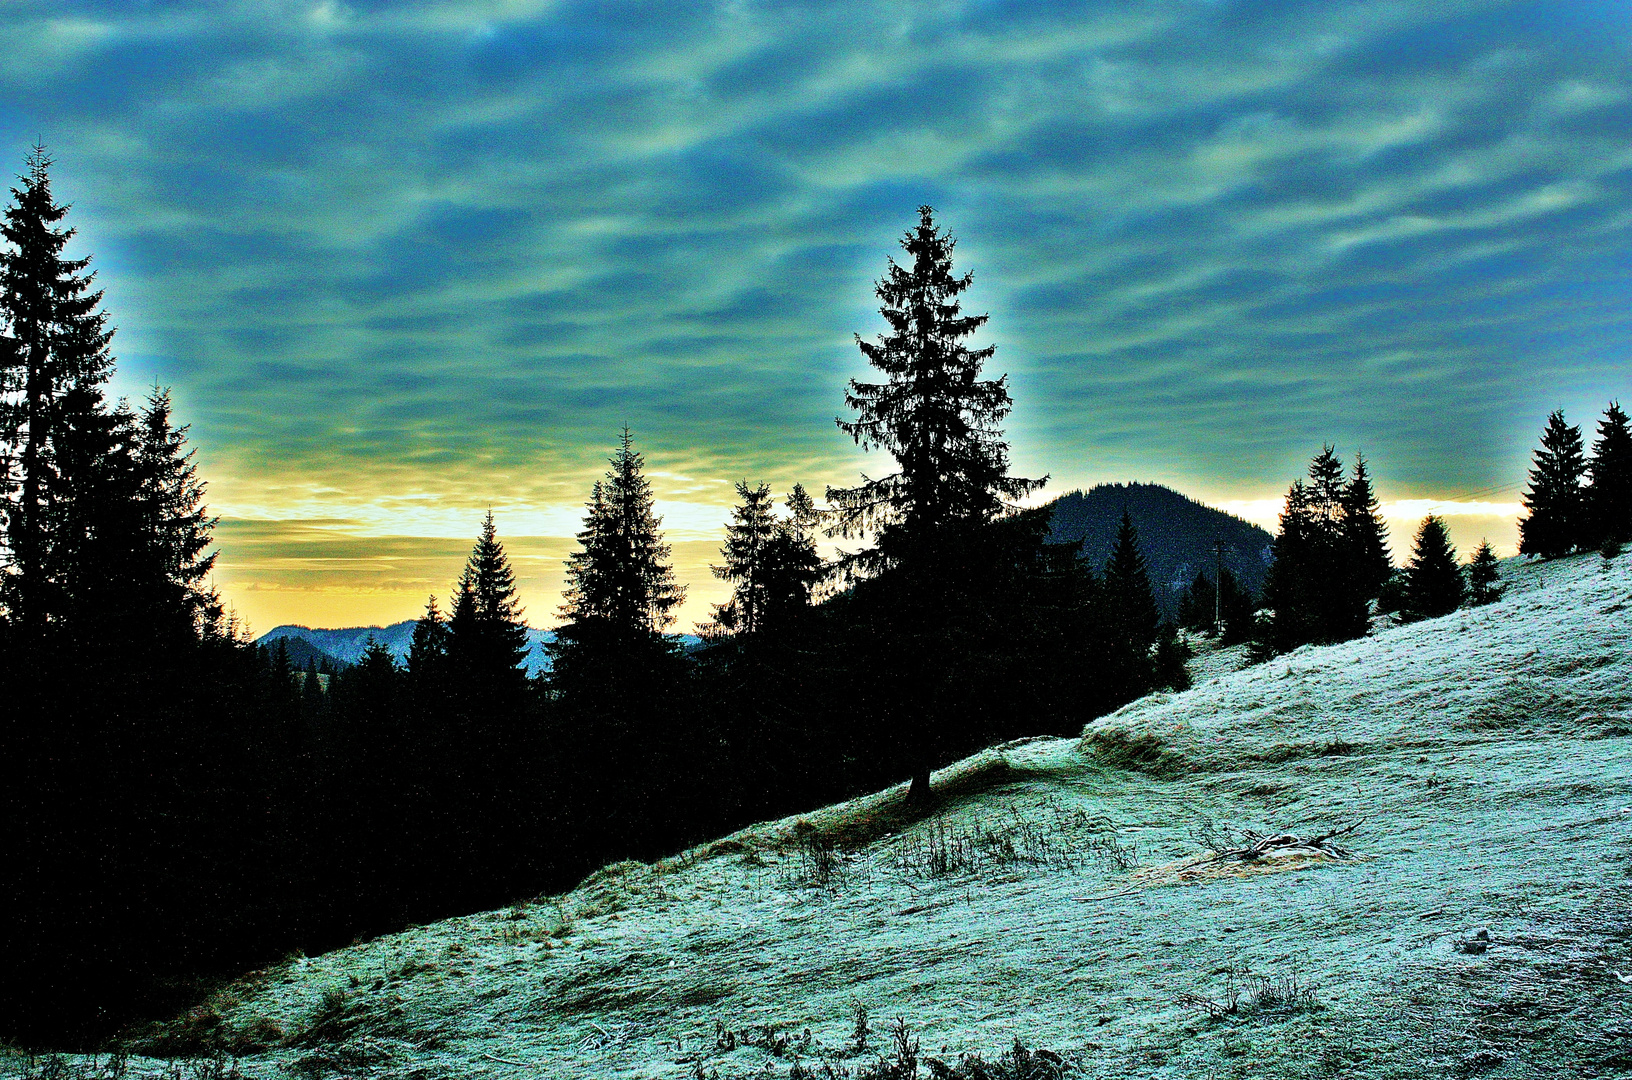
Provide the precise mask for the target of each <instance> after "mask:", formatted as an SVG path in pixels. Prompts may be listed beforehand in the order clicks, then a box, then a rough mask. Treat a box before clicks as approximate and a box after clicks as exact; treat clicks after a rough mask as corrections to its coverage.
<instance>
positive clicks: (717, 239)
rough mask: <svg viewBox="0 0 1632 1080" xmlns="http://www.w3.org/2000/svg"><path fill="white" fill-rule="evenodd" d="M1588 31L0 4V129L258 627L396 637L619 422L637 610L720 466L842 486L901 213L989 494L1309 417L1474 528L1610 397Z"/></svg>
mask: <svg viewBox="0 0 1632 1080" xmlns="http://www.w3.org/2000/svg"><path fill="white" fill-rule="evenodd" d="M1629 45H1632V9H1629V8H1628V7H1627V6H1626V5H1624V4H1609V3H1601V4H1600V3H1573V2H1566V3H1557V2H1554V3H1550V4H1508V3H1458V2H1443V3H1433V4H1422V3H1416V4H1411V3H1339V2H1333V0H1323V2H1319V3H1265V2H1254V3H1229V2H1224V0H1176V2H1152V3H1116V4H1109V3H1107V4H1066V3H999V2H970V3H950V2H948V3H880V2H876V0H874V2H866V3H854V4H851V3H842V2H824V3H811V4H797V3H790V4H769V3H748V2H722V3H709V4H704V3H696V4H679V3H670V4H652V3H601V4H579V3H556V2H544V0H448V2H442V3H432V2H420V3H388V2H374V3H349V4H345V3H335V2H322V3H311V2H300V3H297V2H284V0H210V2H195V3H164V2H158V0H149V2H131V0H125V2H121V3H107V4H98V3H73V2H67V0H55V2H43V0H12V2H10V3H8V4H6V5H5V6H4V8H0V149H3V148H4V147H6V146H10V147H11V148H12V150H11V156H12V159H13V165H12V168H13V171H16V170H17V169H20V168H21V165H22V160H23V157H24V155H25V153H26V151H27V146H28V144H29V143H31V142H32V140H33V139H34V138H36V137H40V138H43V139H44V140H45V141H46V143H47V144H48V146H49V148H50V150H51V152H52V153H53V155H54V156H55V158H56V166H55V168H54V170H53V176H54V178H55V182H56V188H57V191H58V194H59V196H61V197H65V198H67V199H70V200H72V201H73V203H74V210H73V213H72V216H71V219H70V220H71V221H72V222H73V223H74V224H76V225H78V226H79V228H80V230H81V236H80V240H81V242H82V244H83V248H82V250H84V251H86V252H91V253H94V255H95V259H96V261H95V263H94V265H95V266H96V267H98V268H99V271H100V280H101V281H102V282H103V283H104V284H105V285H106V287H107V290H108V292H107V307H108V310H109V311H110V312H111V314H112V316H113V320H114V321H115V322H116V323H117V324H118V326H119V327H120V333H119V336H118V338H117V339H116V344H117V348H118V352H119V355H120V360H121V374H120V376H119V386H120V389H122V390H123V391H125V392H129V393H136V392H139V390H140V388H141V387H142V386H143V385H150V384H151V383H152V382H153V381H154V380H158V381H160V382H162V383H164V384H166V385H169V386H172V387H173V388H174V394H175V397H176V400H177V403H178V406H179V408H180V411H181V413H182V416H183V418H184V419H186V420H189V421H191V422H192V424H193V429H192V436H193V439H194V441H195V443H196V445H197V446H198V448H199V457H200V461H201V463H202V464H203V467H204V471H205V473H206V475H207V478H208V479H209V481H210V483H211V499H212V503H213V505H214V507H215V509H216V510H217V512H219V513H220V514H221V515H222V516H223V519H224V520H223V523H222V527H221V530H220V538H221V544H222V558H221V565H222V569H221V572H220V582H221V584H222V586H223V588H224V590H225V591H226V592H227V595H228V596H229V598H230V599H232V601H233V602H234V604H235V605H236V606H238V608H239V609H240V610H241V611H242V612H244V613H245V614H246V615H247V616H248V617H249V618H250V620H251V622H252V623H253V624H254V625H255V626H256V627H257V628H258V629H266V628H269V627H270V626H271V625H272V624H273V623H275V622H283V621H303V622H308V623H312V624H327V625H332V624H335V623H342V622H358V621H391V620H393V619H397V618H406V617H410V616H411V615H413V614H414V613H416V612H417V610H418V609H419V608H420V606H421V605H422V604H423V601H424V597H425V594H426V593H428V592H431V591H436V592H438V593H442V592H445V591H446V589H447V585H448V582H449V581H450V580H451V578H452V576H453V575H454V573H456V571H457V568H458V564H459V562H460V558H461V551H462V550H464V549H465V548H466V547H467V546H468V541H469V540H470V539H471V538H472V537H473V536H474V534H475V531H476V527H477V525H478V523H479V519H480V516H481V514H482V513H483V512H484V511H485V510H486V509H487V508H488V507H490V506H491V507H492V508H493V509H494V511H495V515H496V517H497V519H498V523H499V528H500V531H501V536H504V537H508V538H510V543H511V549H512V553H513V554H514V555H515V556H516V558H517V560H518V569H519V570H521V572H522V577H523V584H524V588H525V596H524V599H525V600H526V601H527V605H528V613H529V617H530V619H531V621H533V622H534V623H535V624H539V625H547V624H548V623H550V622H551V621H552V620H553V616H554V611H555V608H556V605H557V603H558V597H557V592H558V589H559V560H560V558H561V555H562V554H564V553H565V551H566V550H568V549H569V548H570V540H569V539H568V538H569V537H570V535H571V533H572V532H573V530H574V528H575V527H576V524H577V521H578V518H579V516H580V515H581V512H582V504H583V500H584V499H585V497H586V496H587V494H588V489H589V485H590V484H591V483H592V482H593V480H594V478H595V477H596V476H597V475H598V474H599V472H600V471H601V470H602V469H604V467H605V457H606V455H607V454H608V453H609V452H610V450H611V448H612V447H613V445H614V443H615V441H616V436H617V432H618V431H619V429H620V428H621V427H622V426H623V425H624V424H625V423H627V424H628V425H629V426H630V427H631V428H632V429H633V430H634V432H635V435H636V438H637V443H638V445H639V447H640V448H641V449H643V450H644V451H645V453H646V455H647V457H648V460H649V466H650V469H651V471H652V474H653V478H654V482H655V484H656V487H657V490H658V493H659V496H660V499H661V500H662V503H661V507H660V508H661V509H662V511H663V512H664V514H665V518H666V522H667V524H668V525H669V527H670V528H671V531H672V535H673V538H674V539H675V541H676V555H677V561H678V563H679V568H680V571H681V575H682V577H683V578H684V579H686V580H688V581H690V582H691V583H692V586H693V600H692V603H691V604H690V606H689V608H688V610H687V612H686V613H685V614H686V618H687V619H688V621H689V620H690V619H693V618H701V617H703V616H704V615H705V614H706V606H707V605H706V602H707V600H709V599H718V596H717V592H718V589H717V584H716V583H714V582H712V580H711V579H710V578H709V576H708V574H707V571H706V564H707V562H708V560H709V558H710V555H711V552H712V550H713V548H714V546H715V545H716V544H717V536H718V529H719V525H720V523H721V521H722V520H723V518H724V516H725V511H726V507H727V505H728V504H729V502H730V499H731V495H732V484H733V483H734V482H735V481H736V480H738V479H743V478H746V479H749V480H760V479H763V480H766V481H769V482H770V483H772V484H773V486H774V487H776V488H777V489H778V490H786V489H787V488H788V487H789V486H791V485H792V484H793V483H794V482H795V481H800V482H803V483H804V484H805V485H806V486H807V487H810V488H811V489H812V490H814V491H819V490H821V489H822V488H823V487H824V486H825V485H827V484H830V483H832V484H848V483H852V482H854V479H855V478H856V476H857V474H858V472H859V471H860V470H861V469H862V468H868V469H870V470H872V471H875V472H876V471H880V470H881V468H882V463H868V462H867V460H866V458H865V456H864V455H862V454H860V452H859V451H857V450H856V449H855V447H854V446H852V445H851V444H850V443H848V441H847V440H846V439H845V438H844V436H843V435H842V434H841V433H840V432H839V431H838V430H837V429H836V428H835V427H834V424H833V419H834V417H835V416H836V415H839V414H840V413H841V412H842V411H843V401H842V396H841V393H842V387H843V384H844V381H845V380H846V379H847V378H850V377H852V376H856V375H859V374H861V373H862V371H863V368H862V362H861V359H860V356H859V353H858V352H857V350H856V349H855V346H854V342H853V338H852V334H853V333H855V332H861V333H863V334H870V333H873V332H876V330H877V329H878V328H879V325H880V320H879V319H878V317H877V315H876V312H875V311H874V310H873V309H874V308H875V307H876V304H875V302H874V300H873V297H872V295H871V283H872V281H873V280H874V279H875V278H877V277H878V276H879V275H880V274H881V273H882V271H883V268H884V265H885V258H886V256H888V255H889V254H890V253H891V252H892V251H893V250H894V244H895V242H896V240H897V238H898V237H899V236H900V235H901V234H902V232H903V231H904V230H905V229H906V228H908V227H909V226H910V225H911V224H912V223H913V220H914V216H915V215H914V211H915V209H916V207H917V206H918V205H919V204H921V203H929V204H932V205H934V206H935V207H936V208H937V218H938V220H940V221H941V222H942V223H943V224H945V225H946V226H947V227H949V228H950V229H951V230H952V231H953V232H954V233H955V234H956V235H957V236H958V238H959V247H958V263H959V265H960V267H963V268H968V269H972V270H973V271H974V273H975V282H976V286H975V289H974V290H972V293H971V299H970V305H971V306H972V307H973V308H974V309H975V310H981V311H989V312H990V313H991V316H992V318H991V322H990V324H989V325H988V328H987V331H988V332H987V334H986V335H985V336H984V337H983V338H982V341H983V342H984V341H990V342H995V343H996V344H997V346H998V349H997V354H996V357H995V359H994V361H993V363H992V366H991V369H990V370H991V371H992V372H993V373H994V374H995V373H998V372H1007V373H1008V374H1009V375H1010V378H1011V381H1012V385H1013V391H1014V396H1015V402H1016V407H1015V412H1014V415H1013V417H1012V418H1011V423H1010V426H1009V432H1010V436H1011V441H1012V443H1013V457H1014V463H1015V469H1016V471H1017V472H1019V473H1020V474H1022V475H1042V474H1045V473H1046V474H1048V475H1049V476H1050V477H1051V478H1052V479H1051V482H1050V490H1052V491H1061V490H1068V489H1070V488H1073V487H1079V486H1087V485H1091V484H1093V483H1096V482H1100V481H1107V480H1129V479H1141V480H1153V481H1159V482H1164V483H1168V484H1171V485H1173V486H1175V487H1178V488H1180V489H1181V490H1184V491H1186V492H1187V493H1190V494H1192V495H1195V496H1197V497H1200V498H1203V499H1205V500H1207V501H1210V502H1214V503H1222V504H1227V505H1230V506H1232V507H1234V508H1237V509H1239V510H1240V511H1241V512H1243V513H1245V514H1248V515H1255V516H1258V517H1260V518H1262V517H1264V516H1265V515H1266V514H1269V513H1272V510H1269V509H1266V507H1269V506H1270V505H1271V504H1272V502H1273V500H1274V499H1276V498H1278V497H1279V495H1280V494H1282V493H1283V492H1284V491H1285V488H1286V486H1287V484H1288V483H1290V481H1291V479H1292V478H1293V477H1294V476H1295V475H1297V474H1298V472H1299V471H1300V470H1301V468H1302V466H1303V464H1304V463H1305V462H1307V460H1308V458H1309V457H1310V456H1311V454H1313V453H1314V452H1315V451H1316V450H1318V449H1319V447H1320V445H1321V444H1322V443H1323V442H1333V443H1336V444H1337V445H1338V447H1339V448H1340V450H1343V451H1344V452H1352V451H1354V450H1356V449H1363V450H1364V451H1365V453H1366V455H1367V457H1368V459H1369V460H1370V462H1371V465H1372V468H1373V471H1374V473H1375V475H1376V476H1377V478H1378V481H1379V484H1380V487H1381V489H1382V492H1383V495H1384V497H1385V498H1386V499H1389V500H1390V501H1400V502H1401V504H1402V505H1401V507H1400V508H1398V512H1399V513H1400V516H1401V518H1402V521H1403V520H1405V518H1407V517H1408V516H1410V515H1411V514H1418V515H1420V512H1422V508H1423V507H1427V506H1433V505H1440V506H1442V507H1443V506H1444V503H1443V502H1440V503H1435V502H1434V500H1441V501H1443V500H1448V499H1449V500H1454V501H1457V502H1461V503H1472V502H1478V501H1481V500H1482V501H1484V502H1489V503H1493V504H1495V505H1494V507H1482V506H1463V507H1457V506H1451V507H1449V508H1450V509H1452V510H1460V516H1459V518H1458V519H1453V525H1456V527H1457V529H1458V530H1460V534H1459V535H1458V539H1459V540H1460V541H1461V542H1462V543H1463V545H1464V547H1466V546H1467V545H1468V544H1469V543H1471V542H1473V541H1476V540H1477V538H1478V535H1480V534H1481V533H1489V534H1491V535H1492V538H1493V539H1497V540H1499V541H1503V542H1508V541H1510V538H1511V535H1512V525H1511V504H1512V503H1514V502H1516V500H1517V486H1518V484H1519V483H1520V482H1521V481H1522V479H1523V472H1524V469H1525V467H1526V463H1527V459H1528V456H1529V453H1530V450H1531V448H1532V446H1533V444H1534V440H1535V437H1536V435H1537V433H1538V432H1539V430H1540V428H1541V425H1542V422H1543V421H1544V419H1545V416H1546V414H1547V412H1548V411H1550V410H1551V409H1553V408H1555V407H1560V406H1561V407H1563V408H1565V410H1566V411H1567V413H1568V415H1569V416H1570V418H1571V419H1572V420H1574V421H1576V422H1583V423H1585V424H1586V425H1588V426H1589V427H1590V426H1591V425H1592V424H1593V423H1594V422H1595V421H1596V418H1597V416H1598V414H1599V413H1600V412H1601V410H1602V408H1603V406H1604V405H1605V404H1606V403H1607V402H1608V401H1609V400H1610V399H1611V398H1623V399H1626V398H1632V392H1629V389H1628V382H1629V379H1628V372H1629V370H1632V369H1629V366H1628V363H1627V354H1628V343H1629V338H1632V281H1629V276H1628V265H1629V260H1628V251H1629V244H1628V241H1629V239H1632V198H1629V194H1632V63H1629V59H1628V58H1629V56H1632V52H1629V48H1628V47H1629ZM1407 500H1418V501H1411V502H1407ZM1422 500H1427V501H1425V502H1424V501H1422ZM1475 511H1488V513H1486V514H1485V515H1484V516H1478V515H1477V514H1475V513H1474V512H1475ZM1504 515H1506V516H1505V518H1504Z"/></svg>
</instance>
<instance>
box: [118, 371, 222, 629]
mask: <svg viewBox="0 0 1632 1080" xmlns="http://www.w3.org/2000/svg"><path fill="white" fill-rule="evenodd" d="M170 417H171V407H170V391H169V390H164V389H160V388H159V387H156V386H155V387H154V388H153V391H152V393H151V394H149V395H148V398H147V403H146V405H145V407H144V408H143V409H142V412H141V415H140V417H139V439H138V442H137V449H136V470H137V475H138V477H139V480H140V485H141V494H140V502H141V512H142V524H143V527H144V529H145V531H146V536H147V542H148V543H149V544H150V545H151V546H152V548H153V552H154V555H155V557H156V559H157V562H158V566H159V570H160V573H161V575H162V585H161V588H162V589H163V591H164V592H165V594H166V595H165V597H164V606H165V607H166V609H168V610H169V611H172V612H174V613H175V614H176V615H177V616H178V617H179V618H180V619H181V620H182V622H183V624H184V625H185V626H187V627H188V628H189V629H191V630H193V631H194V632H205V633H212V634H213V633H217V632H218V630H219V622H220V619H221V599H220V597H219V596H218V595H217V593H216V591H215V590H214V589H213V588H211V587H209V586H208V585H207V584H206V578H207V577H208V576H209V573H210V571H211V570H212V569H213V568H214V566H215V554H216V553H215V552H213V551H209V550H208V549H209V546H210V544H211V542H212V539H213V538H212V536H211V534H212V532H213V530H214V529H215V524H216V520H217V519H216V518H213V517H210V516H209V515H208V512H207V511H206V510H205V507H204V481H203V480H202V479H200V478H199V476H198V467H197V466H196V465H194V464H193V451H192V450H190V449H186V446H187V430H188V427H187V425H183V426H181V427H179V428H177V427H173V426H172V425H171V419H170Z"/></svg>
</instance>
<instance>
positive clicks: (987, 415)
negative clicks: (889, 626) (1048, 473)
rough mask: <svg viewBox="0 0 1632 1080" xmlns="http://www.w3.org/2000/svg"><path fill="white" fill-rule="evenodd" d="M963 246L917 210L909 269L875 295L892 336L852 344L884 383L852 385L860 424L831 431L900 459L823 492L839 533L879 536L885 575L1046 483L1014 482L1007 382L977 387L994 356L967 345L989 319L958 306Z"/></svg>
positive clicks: (965, 278) (893, 267)
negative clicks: (956, 262)
mask: <svg viewBox="0 0 1632 1080" xmlns="http://www.w3.org/2000/svg"><path fill="white" fill-rule="evenodd" d="M956 245H957V241H956V240H955V239H954V238H953V237H952V235H951V234H950V233H944V232H942V231H941V230H940V229H939V228H937V227H936V225H935V220H934V209H933V208H932V207H928V206H921V207H919V208H918V227H917V228H916V229H913V230H911V231H909V232H908V233H907V234H906V235H905V236H904V237H902V239H901V247H902V249H903V250H904V251H906V253H907V254H908V255H909V256H910V257H911V261H910V265H909V266H901V265H899V264H897V263H896V261H895V260H894V259H893V258H892V259H890V260H889V267H888V269H887V270H886V272H885V274H884V277H883V278H881V279H880V280H879V281H878V282H877V283H876V284H875V287H874V291H875V292H876V293H877V295H878V298H879V300H880V301H882V302H883V306H881V307H880V308H879V314H880V315H882V316H884V319H885V321H886V322H888V323H889V324H890V332H889V333H888V334H881V335H879V336H878V339H877V340H876V341H864V340H862V337H861V335H860V334H857V335H856V346H857V347H858V348H859V349H860V350H861V352H862V355H863V356H865V357H866V358H867V362H868V363H869V364H871V365H872V366H873V367H874V368H877V369H878V370H879V371H880V372H882V373H883V374H884V376H885V381H883V382H880V383H866V382H861V381H860V380H855V379H853V380H851V382H850V387H849V389H848V390H847V391H846V392H845V395H844V400H845V404H846V405H848V406H849V407H850V408H852V409H854V410H856V413H857V415H856V418H855V419H854V420H844V419H839V420H838V421H836V422H837V424H838V426H839V430H841V431H843V432H844V433H845V434H846V435H849V436H850V437H851V438H852V439H854V440H855V441H856V443H857V444H858V445H860V446H861V447H862V448H863V449H864V450H872V449H883V450H887V451H889V453H890V454H891V455H893V456H894V458H895V460H896V465H897V471H896V472H893V473H890V474H889V475H887V476H883V477H880V478H878V479H876V480H875V479H870V478H868V477H865V476H864V477H863V478H862V483H861V484H859V485H858V486H856V487H851V488H829V489H828V491H827V497H828V500H829V502H830V503H832V505H833V511H832V512H833V520H834V524H835V531H836V534H837V535H841V536H854V535H858V534H859V533H861V532H864V531H867V530H871V529H877V531H878V548H877V555H878V559H880V560H882V562H883V563H884V564H886V565H887V564H890V563H894V562H897V561H900V560H903V559H905V560H911V559H913V558H915V557H924V556H927V555H928V554H929V552H930V551H931V550H932V549H933V548H934V547H936V546H938V545H943V544H944V543H945V542H946V540H947V535H946V534H947V532H948V530H949V529H952V528H958V527H960V526H963V527H966V526H970V525H979V524H983V523H985V522H988V521H991V520H992V519H993V518H995V517H996V516H997V515H998V514H999V513H1001V512H1002V511H1003V509H1004V507H1005V505H1007V504H1008V503H1010V502H1012V501H1013V500H1016V499H1019V498H1022V497H1024V496H1025V495H1028V494H1030V493H1031V492H1033V491H1035V490H1037V489H1038V488H1039V487H1041V486H1042V484H1043V483H1044V481H1043V480H1026V479H1022V478H1020V477H1014V476H1010V475H1009V448H1008V444H1007V442H1005V441H1004V437H1003V429H1002V423H1003V420H1004V418H1005V417H1007V416H1008V414H1009V411H1010V409H1012V408H1013V401H1012V400H1011V399H1010V397H1009V387H1008V376H1006V375H1004V376H1000V377H998V378H996V379H982V378H981V377H980V375H981V367H982V366H983V365H984V364H985V362H986V361H987V360H990V359H991V357H992V354H993V353H994V352H995V351H996V348H997V347H996V346H995V345H988V346H986V347H985V348H983V349H971V348H970V347H969V346H968V344H967V342H966V339H967V338H968V337H969V336H970V335H971V334H973V333H974V332H975V331H977V330H979V329H980V328H981V327H982V326H984V325H985V324H986V321H987V319H988V318H989V316H986V315H965V314H963V311H962V308H961V305H960V302H959V300H958V297H959V296H960V295H961V294H962V293H963V292H964V291H965V290H966V289H968V288H969V286H970V284H971V283H972V282H973V280H974V274H973V273H972V272H966V273H964V274H963V275H962V276H957V275H955V274H954V273H953V270H952V252H953V249H954V248H955V247H956ZM1045 479H1046V478H1045Z"/></svg>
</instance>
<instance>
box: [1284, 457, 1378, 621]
mask: <svg viewBox="0 0 1632 1080" xmlns="http://www.w3.org/2000/svg"><path fill="white" fill-rule="evenodd" d="M1363 476H1364V459H1358V460H1357V461H1356V466H1355V473H1354V476H1353V477H1351V479H1350V480H1349V481H1348V482H1345V481H1344V479H1343V464H1342V461H1341V459H1339V458H1338V456H1337V451H1336V449H1335V448H1334V447H1331V446H1325V447H1323V448H1322V449H1321V452H1320V453H1319V454H1316V455H1315V457H1314V459H1313V460H1312V461H1311V462H1310V463H1309V474H1308V483H1305V482H1304V481H1302V480H1297V481H1294V482H1293V484H1292V487H1291V489H1290V490H1288V492H1287V497H1286V507H1285V509H1284V510H1283V511H1282V512H1281V530H1280V534H1279V535H1278V536H1276V538H1275V544H1274V552H1275V561H1274V562H1273V563H1272V564H1271V565H1270V568H1269V573H1268V574H1267V575H1266V577H1265V580H1264V603H1265V605H1266V606H1267V607H1268V608H1269V609H1270V611H1271V612H1273V616H1272V618H1271V619H1270V620H1269V622H1268V624H1267V626H1265V627H1264V632H1263V635H1262V636H1261V637H1260V639H1259V641H1258V645H1259V647H1260V648H1261V649H1263V650H1266V651H1271V652H1274V651H1284V650H1287V649H1293V648H1296V647H1297V646H1299V645H1306V644H1310V643H1322V644H1325V643H1330V642H1334V641H1346V640H1348V639H1349V638H1354V637H1359V636H1361V635H1363V634H1364V633H1365V632H1366V627H1367V617H1368V611H1367V601H1368V600H1370V599H1371V597H1372V596H1373V595H1375V592H1374V591H1373V587H1372V584H1371V583H1372V582H1373V581H1375V578H1376V573H1377V569H1378V563H1377V561H1376V551H1375V549H1374V548H1373V547H1372V544H1371V537H1372V534H1373V529H1372V527H1371V525H1370V524H1368V519H1370V516H1371V514H1372V513H1373V512H1372V511H1370V510H1369V509H1367V507H1368V506H1370V505H1371V504H1372V501H1371V500H1368V499H1366V498H1365V495H1366V494H1367V493H1369V491H1370V482H1369V480H1365V481H1364V482H1363V483H1360V484H1356V482H1355V481H1356V480H1357V479H1360V478H1362V477H1363ZM1379 588H1380V587H1379Z"/></svg>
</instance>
